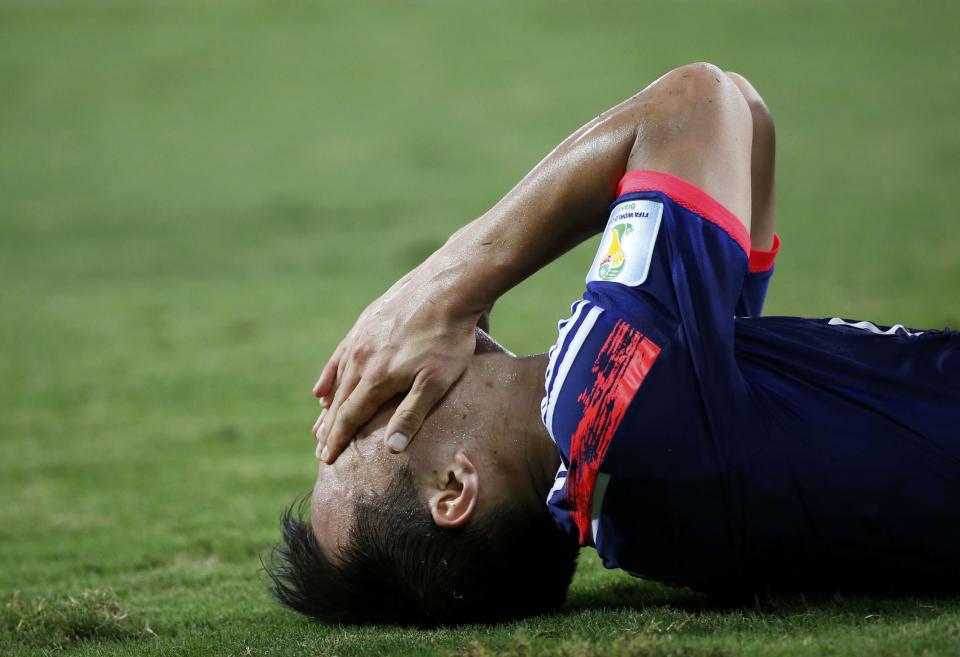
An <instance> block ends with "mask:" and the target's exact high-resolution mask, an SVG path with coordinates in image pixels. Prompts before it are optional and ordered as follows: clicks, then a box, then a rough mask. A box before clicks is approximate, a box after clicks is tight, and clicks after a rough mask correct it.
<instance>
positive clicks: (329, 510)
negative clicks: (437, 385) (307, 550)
mask: <svg viewBox="0 0 960 657" xmlns="http://www.w3.org/2000/svg"><path fill="white" fill-rule="evenodd" d="M394 410H395V407H394V406H389V407H385V408H382V409H381V410H380V411H379V412H378V413H377V415H376V416H375V417H374V418H373V419H372V420H371V421H370V422H369V423H368V424H367V425H365V426H364V427H362V428H361V429H360V431H359V432H357V436H356V438H355V439H354V440H353V442H351V443H350V446H349V447H347V449H346V450H345V451H344V452H343V454H341V455H340V457H339V458H338V459H337V460H336V462H335V463H333V465H326V464H324V463H322V462H321V463H320V467H319V470H318V471H317V481H316V483H315V484H314V487H313V497H312V500H311V519H312V523H313V531H314V534H315V535H316V536H317V539H318V541H319V542H320V547H321V548H322V549H323V550H324V552H326V553H327V555H329V556H330V557H331V558H334V559H336V555H337V554H338V553H339V551H340V546H341V545H345V544H346V542H347V539H348V538H349V535H350V529H351V527H352V526H353V522H354V502H355V501H356V500H357V499H359V498H360V497H361V496H363V495H369V494H371V493H377V494H379V493H382V492H383V491H384V490H386V488H387V486H388V485H389V483H390V481H391V479H392V478H393V475H394V473H396V472H397V471H398V470H399V469H400V467H401V466H402V465H403V464H404V463H405V462H406V458H407V457H406V455H404V454H391V453H390V452H389V451H388V450H386V449H384V447H383V432H384V429H385V428H386V424H387V421H388V420H389V419H390V416H391V415H392V414H393V411H394Z"/></svg>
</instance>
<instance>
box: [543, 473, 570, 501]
mask: <svg viewBox="0 0 960 657" xmlns="http://www.w3.org/2000/svg"><path fill="white" fill-rule="evenodd" d="M565 483H567V467H566V466H565V465H564V464H563V463H561V464H560V468H559V469H558V470H557V476H556V477H554V479H553V486H551V487H550V492H549V493H547V504H549V503H550V498H551V497H553V494H554V493H556V492H557V491H558V490H560V489H561V488H563V485H564V484H565Z"/></svg>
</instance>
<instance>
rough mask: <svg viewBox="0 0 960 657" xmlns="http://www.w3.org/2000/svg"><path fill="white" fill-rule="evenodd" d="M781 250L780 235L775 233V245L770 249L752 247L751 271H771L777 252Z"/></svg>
mask: <svg viewBox="0 0 960 657" xmlns="http://www.w3.org/2000/svg"><path fill="white" fill-rule="evenodd" d="M778 251H780V236H779V235H777V234H776V233H774V234H773V246H772V247H770V250H769V251H761V250H760V249H750V272H751V273H754V274H756V273H759V272H763V271H769V270H770V269H771V268H772V267H773V261H774V260H775V259H776V258H777V252H778Z"/></svg>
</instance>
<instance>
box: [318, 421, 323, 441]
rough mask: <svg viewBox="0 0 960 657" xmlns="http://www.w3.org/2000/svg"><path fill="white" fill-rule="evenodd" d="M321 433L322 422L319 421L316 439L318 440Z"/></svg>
mask: <svg viewBox="0 0 960 657" xmlns="http://www.w3.org/2000/svg"><path fill="white" fill-rule="evenodd" d="M322 435H323V422H321V423H320V426H319V427H317V440H320V436H322Z"/></svg>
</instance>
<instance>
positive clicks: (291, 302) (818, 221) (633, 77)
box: [0, 0, 960, 657]
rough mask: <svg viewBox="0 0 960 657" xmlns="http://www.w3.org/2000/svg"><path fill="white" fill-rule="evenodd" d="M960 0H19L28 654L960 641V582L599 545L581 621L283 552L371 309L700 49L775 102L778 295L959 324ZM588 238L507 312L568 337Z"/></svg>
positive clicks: (643, 651) (13, 474)
mask: <svg viewBox="0 0 960 657" xmlns="http://www.w3.org/2000/svg"><path fill="white" fill-rule="evenodd" d="M958 7H960V5H956V4H955V3H950V2H940V3H932V2H929V3H928V2H918V3H909V4H908V3H906V2H897V1H892V2H891V1H887V2H883V1H876V2H866V1H861V2H833V1H818V2H802V3H800V2H788V1H786V0H783V1H781V0H775V1H771V2H766V1H760V0H757V1H754V2H748V1H740V2H712V1H706V0H703V1H697V0H682V1H679V2H671V3H659V4H647V3H639V2H635V3H628V2H616V3H614V2H591V3H587V2H576V3H574V2H562V1H557V0H552V1H551V0H542V1H541V0H537V1H527V0H524V1H523V2H509V1H507V0H504V1H502V2H475V3H446V2H437V1H432V2H404V3H398V2H389V1H386V0H383V1H379V2H357V3H354V2H346V1H344V2H323V3H321V2H299V1H293V0H290V1H280V0H275V1H272V2H268V1H266V0H263V1H261V2H251V1H245V0H236V1H231V2H228V1H226V0H224V1H213V0H169V1H163V0H156V1H150V0H140V1H134V0H113V1H110V0H87V1H80V0H19V1H11V0H0V601H2V604H0V655H4V656H6V655H41V654H63V655H180V654H196V655H235V656H238V657H239V656H242V655H278V656H295V655H339V656H341V657H348V656H352V655H356V656H361V655H471V656H475V657H481V656H484V655H568V656H570V657H580V656H582V657H587V656H591V655H633V656H641V655H642V656H660V655H704V656H706V655H710V656H722V655H731V656H732V655H857V656H862V655H877V656H880V655H891V656H892V655H908V654H925V655H957V654H960V598H958V599H940V600H922V599H912V598H911V599H897V600H877V599H862V598H857V599H849V598H839V597H837V598H829V599H826V600H811V599H804V598H801V597H798V598H784V599H778V600H773V601H770V602H767V603H758V604H756V605H754V606H752V607H748V608H733V609H725V608H721V607H716V606H713V605H712V604H711V603H710V601H708V600H704V599H702V598H701V597H698V596H696V595H694V594H691V593H689V592H684V591H677V590H671V589H667V588H663V587H660V586H657V585H654V584H650V583H643V582H640V581H637V580H633V579H631V578H629V577H627V576H626V575H623V574H620V573H613V572H605V571H603V570H602V568H601V567H600V565H599V563H598V561H597V558H596V555H595V554H594V553H593V552H592V551H586V552H584V554H583V555H582V558H581V566H580V570H579V573H578V576H577V579H576V581H575V582H574V585H573V588H572V592H571V597H570V602H569V604H568V607H567V608H566V609H565V611H564V613H563V614H561V615H559V616H555V617H551V618H540V619H532V620H528V621H524V622H519V623H516V624H512V625H506V626H498V627H468V628H462V629H456V630H442V631H435V632H423V631H412V630H406V629H395V628H394V629H391V628H379V629H376V628H374V629H371V628H367V629H352V628H335V627H334V628H330V627H326V628H325V627H318V626H315V625H312V624H310V623H308V622H306V621H303V620H301V619H299V618H298V617H296V616H294V615H293V614H290V613H287V612H285V611H283V610H281V609H279V608H277V607H276V606H274V605H273V604H272V603H271V602H270V600H269V598H268V596H267V593H266V586H265V582H264V577H263V574H262V572H261V571H260V566H259V560H258V556H259V555H260V554H261V553H263V551H264V549H265V547H266V546H267V545H268V544H269V543H270V542H271V541H273V540H275V539H276V538H277V528H276V524H277V519H278V514H279V511H280V509H281V507H282V506H283V505H284V504H285V503H286V502H288V501H290V500H291V499H292V498H293V497H294V496H295V495H297V494H300V493H303V492H305V491H307V490H308V489H309V488H310V486H311V483H312V478H313V474H314V468H315V467H316V465H315V461H314V459H313V455H312V450H313V440H312V439H311V436H310V435H309V427H310V425H311V423H312V421H313V419H314V416H315V413H316V404H315V403H314V402H313V401H312V399H311V398H310V396H309V388H310V385H311V384H312V382H313V380H314V377H315V376H316V374H317V373H318V372H319V368H320V366H321V365H322V363H323V362H324V360H325V358H326V356H327V355H328V353H329V352H330V351H331V349H332V348H333V346H334V345H335V343H336V341H337V340H338V339H339V337H340V336H341V335H342V334H343V333H344V332H345V331H346V329H347V328H349V326H350V325H351V324H352V322H353V320H354V318H355V316H356V314H357V313H358V312H359V311H360V310H361V309H362V308H363V307H364V305H365V304H366V303H367V302H368V301H369V300H370V299H372V298H373V297H374V296H375V295H377V294H379V293H380V292H381V291H382V290H383V289H385V288H386V287H387V286H388V285H389V284H390V283H392V282H393V280H395V279H396V278H397V277H398V276H399V275H401V274H402V273H403V272H405V271H406V270H407V269H408V268H410V267H412V266H413V265H415V264H416V263H418V262H419V261H420V259H421V258H422V257H424V256H425V255H426V254H427V253H429V252H430V251H431V250H432V249H433V248H435V247H436V246H437V245H439V244H440V243H441V242H442V241H443V239H444V238H445V237H446V236H447V235H448V234H449V233H450V232H452V231H453V230H454V229H455V228H456V227H458V226H459V225H461V224H462V223H464V222H465V221H467V220H469V219H470V218H472V217H474V216H475V215H476V214H477V213H479V212H481V211H482V210H484V209H485V208H486V207H488V206H489V205H491V204H492V203H493V202H495V201H496V199H497V198H499V196H500V195H501V194H503V193H504V192H505V191H506V190H507V189H508V188H509V187H510V186H511V185H512V184H513V183H514V182H515V181H516V180H517V179H519V177H520V176H521V175H522V174H523V173H524V172H525V171H526V170H527V169H528V168H529V167H531V166H532V165H533V164H534V163H535V162H536V161H537V160H538V159H539V158H540V157H541V156H542V155H543V154H544V153H546V152H547V150H549V148H550V147H551V146H552V145H554V144H555V143H556V142H558V141H559V140H560V139H561V138H563V137H564V136H565V135H566V134H567V133H569V132H570V131H572V130H573V129H574V128H576V127H577V126H578V125H580V124H581V123H583V122H585V121H586V120H588V119H589V118H591V117H592V116H593V115H594V114H595V113H597V112H599V111H601V110H603V109H605V108H606V107H608V106H610V105H612V104H613V103H615V102H617V101H619V100H620V99H622V98H624V97H626V96H628V95H630V94H631V93H633V92H635V91H636V90H638V89H639V88H640V87H642V86H643V85H645V84H646V83H647V82H648V81H650V80H652V79H653V78H655V77H656V76H658V75H660V74H661V73H662V72H664V71H665V70H667V69H669V68H671V67H673V66H675V65H678V64H680V63H684V62H688V61H696V60H709V61H713V62H715V63H717V64H719V65H721V66H723V67H725V68H728V69H731V70H736V71H739V72H741V73H743V74H745V75H747V76H748V77H749V78H751V79H752V80H753V82H754V83H755V85H756V86H757V87H758V88H759V89H760V91H761V92H762V93H763V94H764V95H765V97H766V98H767V101H768V103H769V105H770V106H771V108H772V110H773V113H774V115H775V117H776V119H777V124H778V129H779V143H780V158H779V182H780V196H779V198H780V218H779V221H780V224H779V225H780V232H781V234H782V236H783V240H784V250H783V253H782V255H781V258H780V261H779V265H778V276H777V280H776V281H775V283H774V286H773V289H772V291H771V297H770V301H769V304H768V311H769V312H770V313H774V314H801V315H813V316H824V315H831V316H832V315H842V316H845V317H855V318H870V319H874V320H877V321H880V322H885V323H893V322H903V323H906V324H908V325H914V326H920V327H924V326H934V327H942V326H943V325H947V324H949V325H951V326H953V327H956V326H957V325H960V301H958V297H957V291H958V287H957V283H958V281H960V229H958V227H957V221H956V219H957V217H956V210H955V205H956V202H955V200H954V198H953V196H954V191H955V190H956V188H957V184H956V183H957V180H958V179H960V131H958V129H957V123H956V119H957V107H958V104H960V67H958V63H960V54H958V46H957V43H958V42H960V27H958V26H960V8H958ZM594 248H595V244H589V245H584V246H583V247H581V248H580V249H578V250H577V251H575V252H573V253H572V254H570V255H568V256H567V257H566V258H565V259H564V260H561V261H559V262H558V263H556V264H554V265H552V266H551V267H549V268H548V269H546V270H545V271H543V272H541V273H540V274H538V275H537V276H536V277H534V278H533V279H532V280H530V281H529V282H528V283H526V284H525V285H523V286H522V287H520V288H518V289H517V290H515V291H514V292H512V293H511V294H510V295H509V296H508V297H507V298H505V299H504V300H503V301H502V302H501V303H500V304H499V305H498V307H497V309H496V311H495V313H494V317H493V329H494V333H495V334H496V335H497V336H498V337H499V338H500V339H501V340H502V341H504V342H505V344H507V345H508V346H511V347H513V348H514V349H515V350H516V351H518V352H526V353H529V352H533V351H537V350H545V349H546V348H547V347H548V346H549V345H550V343H551V342H552V340H553V331H554V330H555V328H554V327H555V322H556V320H557V319H558V318H559V317H561V316H562V315H563V314H564V312H565V311H566V309H567V307H568V304H569V302H570V300H571V299H572V298H573V297H575V296H577V295H579V293H580V286H581V285H582V276H583V272H584V271H585V269H586V267H587V266H588V264H589V260H590V256H591V255H592V252H593V250H594ZM494 576H495V575H494ZM877 576H878V577H883V573H877Z"/></svg>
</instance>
